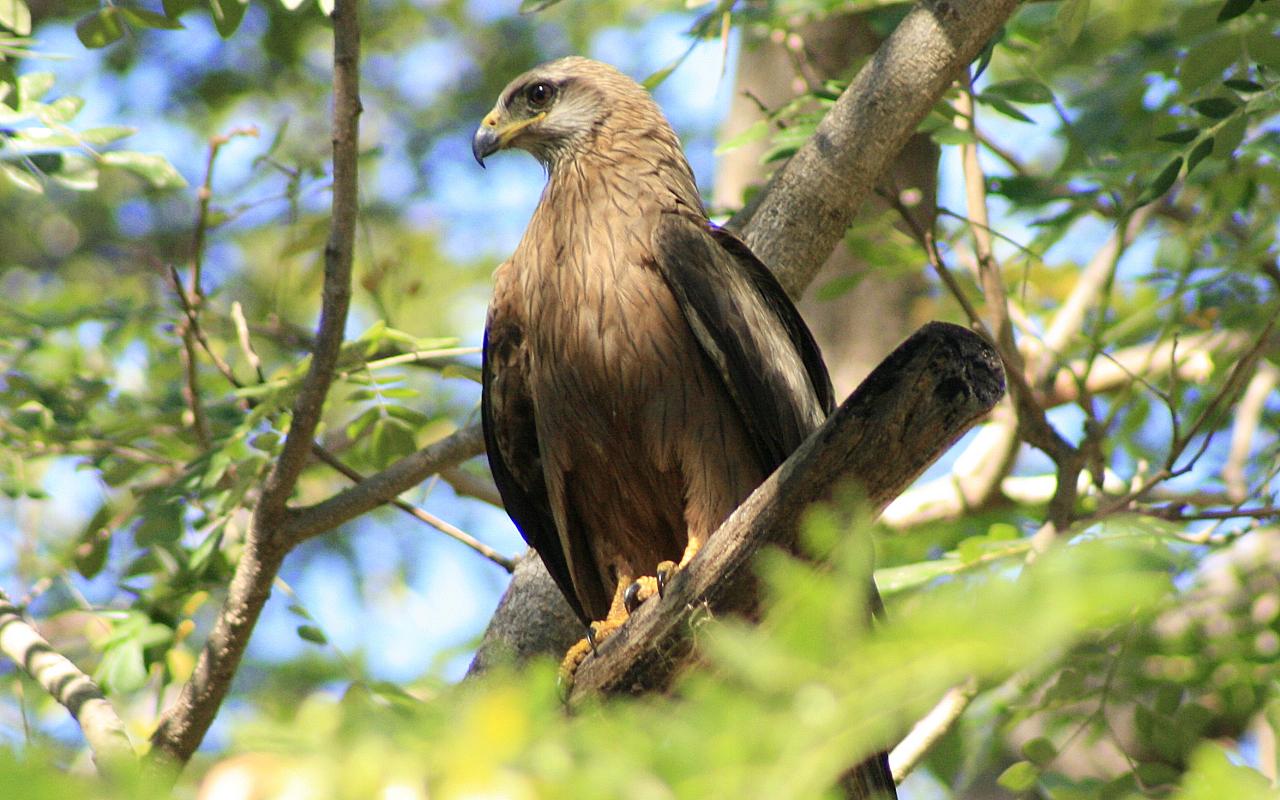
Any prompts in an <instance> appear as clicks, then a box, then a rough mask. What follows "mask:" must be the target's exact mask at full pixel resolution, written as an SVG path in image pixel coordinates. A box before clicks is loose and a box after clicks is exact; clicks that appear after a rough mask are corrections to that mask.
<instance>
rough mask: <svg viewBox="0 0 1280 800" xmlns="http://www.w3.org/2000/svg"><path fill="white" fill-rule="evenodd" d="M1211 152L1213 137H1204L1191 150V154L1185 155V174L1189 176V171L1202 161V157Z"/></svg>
mask: <svg viewBox="0 0 1280 800" xmlns="http://www.w3.org/2000/svg"><path fill="white" fill-rule="evenodd" d="M1212 152H1213V137H1212V136H1206V137H1205V138H1203V139H1201V140H1200V141H1199V142H1197V143H1196V146H1195V147H1193V148H1191V152H1190V153H1188V154H1187V174H1188V175H1190V174H1191V170H1193V169H1195V168H1196V165H1197V164H1199V163H1200V162H1201V161H1203V160H1204V157H1205V156H1207V155H1209V154H1210V153H1212Z"/></svg>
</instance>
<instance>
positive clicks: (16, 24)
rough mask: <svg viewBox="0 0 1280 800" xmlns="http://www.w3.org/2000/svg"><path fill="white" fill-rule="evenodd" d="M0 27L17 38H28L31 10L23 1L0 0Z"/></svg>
mask: <svg viewBox="0 0 1280 800" xmlns="http://www.w3.org/2000/svg"><path fill="white" fill-rule="evenodd" d="M0 25H3V26H4V27H6V28H8V29H9V30H11V31H13V32H14V33H16V34H18V35H19V36H30V35H31V9H29V8H27V4H26V3H25V2H23V0H0Z"/></svg>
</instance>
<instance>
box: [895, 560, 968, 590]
mask: <svg viewBox="0 0 1280 800" xmlns="http://www.w3.org/2000/svg"><path fill="white" fill-rule="evenodd" d="M963 566H964V565H963V564H962V563H960V561H959V560H958V559H955V558H939V559H937V560H935V561H921V562H919V563H917V564H907V565H906V566H903V567H887V568H885V569H878V570H876V586H877V587H878V588H879V589H880V593H881V594H883V595H889V594H893V593H894V592H900V591H902V590H904V589H910V588H912V587H914V586H921V585H923V584H926V583H928V582H929V581H931V580H933V579H934V578H937V577H939V576H940V575H950V574H951V573H953V572H956V571H957V570H959V569H960V568H961V567H963Z"/></svg>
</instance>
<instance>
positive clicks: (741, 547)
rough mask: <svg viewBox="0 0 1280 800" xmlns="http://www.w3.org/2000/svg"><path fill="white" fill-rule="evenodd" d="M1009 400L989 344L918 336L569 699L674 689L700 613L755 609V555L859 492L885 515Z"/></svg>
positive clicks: (650, 606) (972, 337)
mask: <svg viewBox="0 0 1280 800" xmlns="http://www.w3.org/2000/svg"><path fill="white" fill-rule="evenodd" d="M1003 390H1004V381H1003V376H1002V371H1001V367H1000V362H999V358H998V356H997V355H996V353H995V352H994V350H993V349H992V348H991V346H990V345H989V344H988V343H987V342H986V340H985V339H983V338H982V337H980V336H978V335H976V334H974V333H973V332H972V331H969V330H966V329H964V328H961V327H959V326H957V325H950V324H947V323H940V322H935V323H930V324H929V325H926V326H924V327H923V328H921V329H920V330H919V331H917V332H916V333H915V334H914V335H913V336H912V337H911V338H909V339H908V340H907V341H906V342H904V343H903V344H902V345H901V346H900V347H899V348H898V349H897V350H895V351H894V352H893V354H891V355H890V356H889V357H888V358H887V359H885V361H884V362H883V363H882V364H881V365H880V366H879V367H877V368H876V370H875V371H874V372H872V373H871V375H870V376H869V377H868V378H867V379H866V380H865V381H863V383H862V385H861V386H859V387H858V389H857V391H855V392H854V393H853V395H851V396H850V397H849V399H848V400H846V401H845V403H844V405H842V406H841V407H840V409H839V410H837V411H836V413H835V414H833V415H832V416H831V417H830V418H829V419H828V420H827V422H826V423H825V424H824V425H823V426H822V427H821V428H820V429H818V431H816V432H815V433H814V434H813V435H812V436H810V437H809V438H808V439H807V440H805V442H804V443H803V444H801V446H800V447H799V448H798V449H797V450H796V452H795V453H793V454H792V455H791V457H790V458H788V459H787V461H786V462H785V463H784V464H783V465H782V466H781V467H779V468H778V470H777V471H776V472H774V474H773V475H771V476H770V477H769V478H768V479H767V480H766V481H765V482H764V483H763V484H762V485H761V486H760V488H758V489H756V491H755V492H754V493H752V495H751V496H750V497H748V498H747V499H746V501H744V502H743V504H742V505H741V506H739V507H738V509H737V510H736V511H734V512H733V514H732V515H730V517H729V519H728V520H727V521H725V523H724V524H723V525H721V526H720V529H719V530H718V531H716V533H715V534H714V535H712V536H711V537H710V539H709V540H708V541H707V544H706V546H704V547H703V549H702V551H701V552H700V553H699V554H698V555H697V556H696V557H695V558H694V559H693V561H691V562H690V563H689V565H688V566H687V567H686V568H685V569H683V570H681V571H680V572H678V573H676V575H675V577H674V578H673V579H672V580H671V583H669V584H668V585H667V587H666V590H665V592H664V593H663V594H662V596H661V597H660V598H658V599H657V600H656V601H655V600H653V599H650V600H649V601H647V602H646V603H644V604H643V605H642V606H641V607H640V608H638V609H636V611H635V613H633V614H632V615H631V619H630V620H629V621H628V622H627V624H626V625H624V626H622V627H621V628H619V629H618V630H617V631H616V632H615V633H614V634H613V635H612V636H610V637H609V638H608V639H607V640H605V642H604V643H603V644H601V645H600V647H599V649H598V650H597V652H596V655H595V656H594V657H591V658H588V659H587V660H586V661H584V662H583V663H582V665H581V667H579V669H578V673H577V676H576V681H575V683H574V686H573V691H572V696H571V699H572V700H577V699H580V698H582V697H583V696H586V695H589V694H593V693H604V694H612V693H619V692H627V693H632V692H638V691H647V690H652V689H658V688H662V687H664V686H666V685H667V683H668V681H669V680H670V679H671V677H672V675H673V674H674V672H675V671H676V669H677V668H678V667H679V666H680V665H681V664H682V663H683V661H684V658H685V657H686V656H687V654H688V653H689V651H690V649H691V647H692V643H691V640H690V622H691V621H692V620H693V618H694V616H695V615H698V614H703V613H707V612H710V613H711V614H732V613H750V612H751V611H752V610H753V609H754V606H755V602H756V598H757V592H756V586H755V575H754V570H753V568H752V567H753V564H754V557H755V554H756V553H757V552H759V551H760V549H761V548H764V547H768V546H781V547H791V546H793V545H794V543H795V536H796V531H797V528H798V525H799V521H800V516H801V514H802V513H803V512H804V510H805V509H806V508H808V507H809V506H810V505H812V504H813V503H814V502H817V501H822V500H828V499H830V498H831V497H832V493H833V492H834V491H835V489H836V488H837V486H842V485H847V484H850V483H852V484H854V485H857V486H858V487H859V488H860V489H861V491H862V492H863V493H864V496H865V497H866V502H867V505H868V507H869V508H870V509H871V510H873V511H874V512H876V513H878V512H879V511H880V510H881V509H883V508H884V507H885V506H886V505H887V504H888V503H889V501H890V500H892V499H893V498H894V497H895V496H896V495H897V494H898V493H899V492H901V491H902V490H903V489H904V488H905V487H906V486H907V485H909V484H910V483H911V481H912V480H914V479H915V477H916V476H918V475H919V474H920V472H922V471H923V470H924V469H925V468H926V467H927V466H928V465H929V464H930V463H932V461H933V460H935V459H936V458H937V457H938V456H939V455H941V454H942V453H943V452H944V451H945V450H946V449H947V448H948V447H949V446H950V445H951V444H952V443H953V442H954V441H955V440H956V439H957V438H959V436H960V435H962V434H963V433H964V432H965V431H966V430H967V429H968V428H969V427H971V426H972V425H973V423H974V422H975V421H977V419H979V418H980V417H981V416H982V415H984V414H986V413H987V412H988V411H989V410H990V409H991V407H992V406H994V405H995V403H996V402H997V401H998V400H999V398H1000V396H1001V395H1002V394H1003Z"/></svg>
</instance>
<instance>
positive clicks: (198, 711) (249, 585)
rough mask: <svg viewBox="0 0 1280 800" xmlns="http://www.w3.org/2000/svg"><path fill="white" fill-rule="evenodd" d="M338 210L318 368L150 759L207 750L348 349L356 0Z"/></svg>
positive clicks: (346, 0)
mask: <svg viewBox="0 0 1280 800" xmlns="http://www.w3.org/2000/svg"><path fill="white" fill-rule="evenodd" d="M333 36H334V76H333V96H334V104H333V213H332V218H331V222H330V229H329V242H328V244H327V245H326V246H325V278H324V296H323V300H322V304H321V314H320V325H319V332H318V334H317V336H316V342H315V348H314V350H313V352H312V357H311V365H310V367H309V368H308V372H307V375H306V377H305V378H304V380H303V384H302V388H301V390H300V391H299V393H298V397H297V399H296V400H295V402H294V405H293V414H292V418H291V423H290V429H289V434H288V438H287V439H286V440H285V444H284V447H283V449H282V451H281V453H280V457H279V459H278V460H277V462H276V464H275V467H274V468H273V469H272V470H271V473H270V475H268V477H267V480H266V481H265V483H264V485H263V490H262V495H261V496H260V498H259V499H258V503H257V505H256V507H255V508H254V513H253V521H252V523H251V524H250V527H249V533H248V536H247V537H246V541H245V548H244V552H243V553H242V555H241V557H240V560H239V562H238V563H237V565H236V571H235V575H234V577H233V578H232V581H231V586H230V589H229V590H228V593H227V599H226V602H225V603H224V605H223V607H222V611H221V613H220V614H219V616H218V620H217V621H216V622H215V624H214V627H213V630H212V631H211V632H210V634H209V638H208V640H207V641H206V642H205V645H204V649H203V650H202V651H201V653H200V658H199V660H198V661H197V662H196V667H195V671H194V672H193V674H192V676H191V679H190V680H189V681H188V682H187V684H186V685H185V686H183V688H182V694H181V695H180V696H179V698H178V701H177V703H176V704H175V705H174V706H173V708H171V709H170V710H169V711H168V712H167V713H166V714H165V715H164V717H163V718H162V719H161V721H160V724H159V726H158V727H157V728H156V732H155V733H154V734H153V735H152V737H151V742H152V749H151V753H150V765H151V766H152V767H153V768H156V767H159V768H163V767H164V766H166V765H174V766H177V767H179V768H181V766H182V765H184V764H185V763H186V762H187V760H188V759H189V758H190V757H191V754H192V753H194V752H195V750H196V748H197V747H199V745H200V742H201V741H202V740H203V739H204V735H205V732H206V731H208V729H209V725H210V724H211V723H212V722H213V719H214V717H215V716H216V715H217V713H218V708H219V707H220V706H221V704H222V701H223V699H224V698H225V697H226V694H227V690H228V689H229V688H230V685H231V680H232V678H233V677H235V673H236V670H237V668H238V667H239V665H240V659H241V657H242V656H243V655H244V651H245V647H246V646H247V645H248V643H249V637H250V636H251V635H252V633H253V628H254V625H255V624H256V623H257V621H258V615H259V614H261V612H262V607H263V605H265V603H266V601H267V598H268V597H270V595H271V584H272V581H273V579H274V578H275V576H276V574H277V573H278V572H279V570H280V564H281V563H282V562H283V561H284V557H285V555H286V554H287V553H288V551H289V548H290V546H291V544H292V542H291V540H290V539H289V538H288V537H286V536H283V535H282V525H283V523H284V522H285V521H286V519H287V518H288V516H289V511H288V507H287V502H288V499H289V497H290V495H292V493H293V491H294V488H295V487H296V486H297V482H298V476H299V475H300V474H301V472H302V469H303V467H304V466H305V465H306V462H307V460H308V459H309V458H310V457H311V445H312V441H313V439H314V436H315V431H316V426H317V424H318V423H319V420H320V414H321V411H322V410H323V407H324V400H325V396H326V395H327V394H328V391H329V386H330V384H331V383H332V380H333V374H334V367H335V365H336V364H337V359H338V353H339V351H340V349H341V347H342V339H343V331H344V328H345V327H346V320H347V309H348V306H349V304H350V298H351V262H352V252H353V246H354V244H353V243H354V241H355V227H356V218H357V215H358V211H359V206H358V195H357V177H358V172H357V170H358V158H357V156H358V144H359V118H360V95H359V83H360V28H359V20H358V18H357V14H356V1H355V0H337V2H336V3H335V5H334V10H333Z"/></svg>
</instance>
